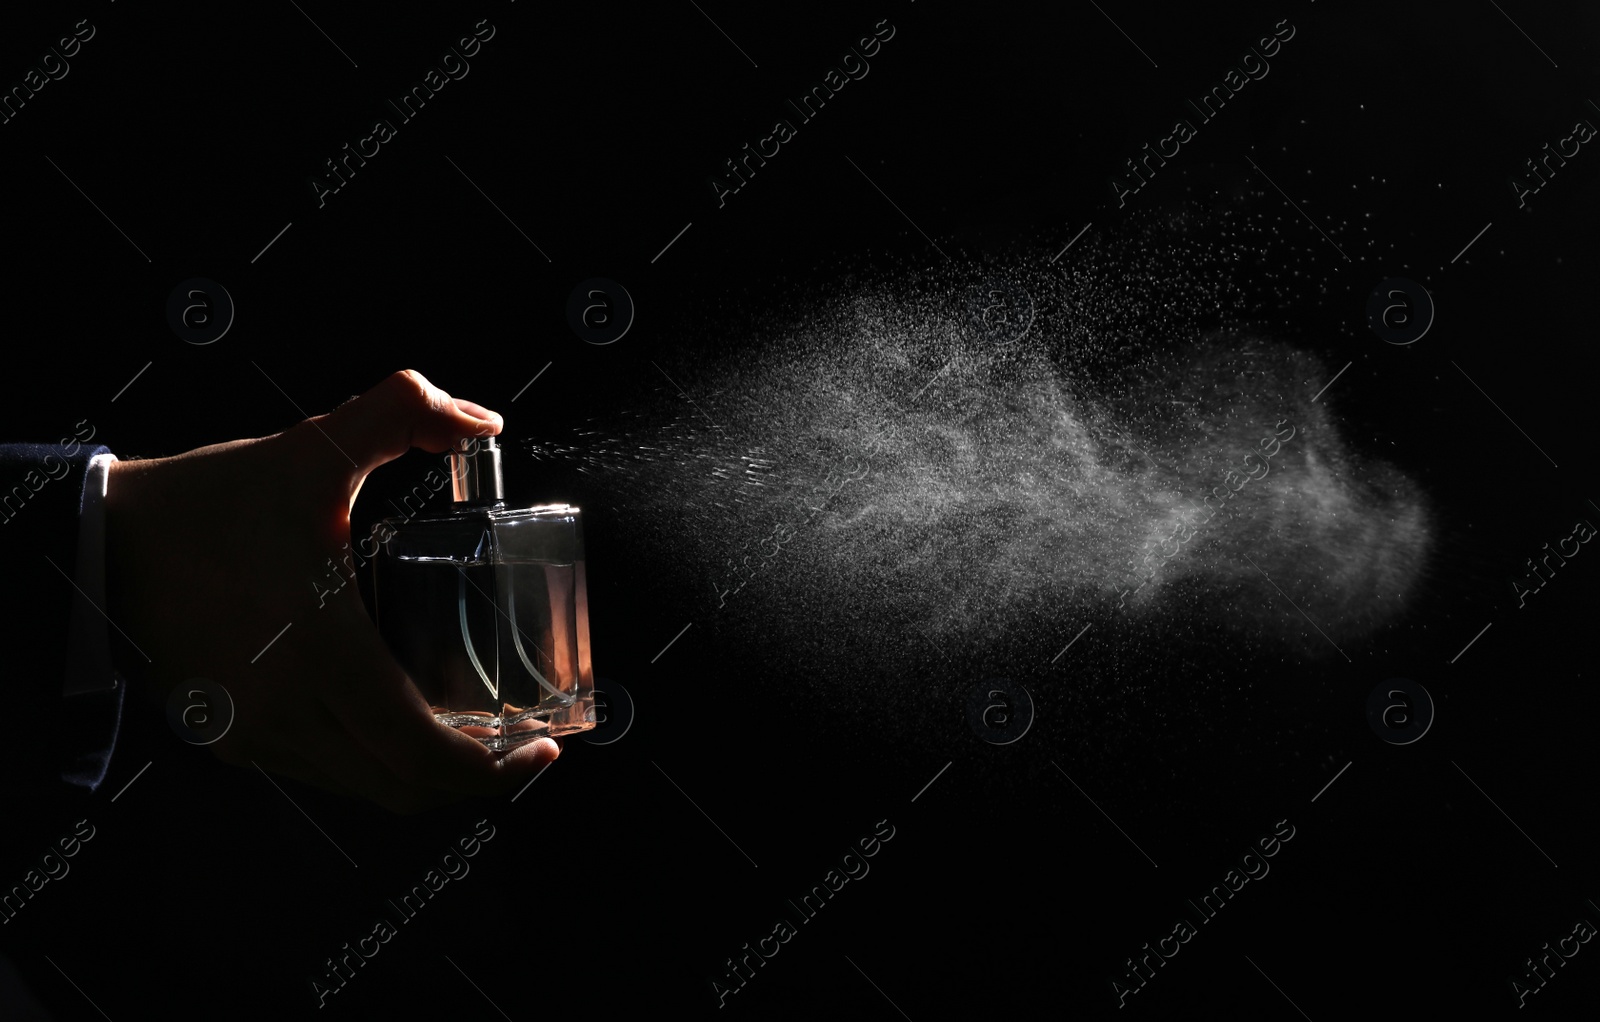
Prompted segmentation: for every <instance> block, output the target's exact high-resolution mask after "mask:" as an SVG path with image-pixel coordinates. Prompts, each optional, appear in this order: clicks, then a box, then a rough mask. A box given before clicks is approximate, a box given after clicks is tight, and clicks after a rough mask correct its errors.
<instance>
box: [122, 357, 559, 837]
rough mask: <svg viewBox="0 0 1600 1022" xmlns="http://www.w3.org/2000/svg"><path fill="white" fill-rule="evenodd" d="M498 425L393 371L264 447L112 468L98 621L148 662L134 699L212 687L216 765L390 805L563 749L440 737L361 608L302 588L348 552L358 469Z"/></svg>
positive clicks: (491, 780)
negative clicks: (506, 747)
mask: <svg viewBox="0 0 1600 1022" xmlns="http://www.w3.org/2000/svg"><path fill="white" fill-rule="evenodd" d="M501 424H502V422H501V418H500V416H499V415H498V414H496V413H494V412H491V411H489V410H488V409H486V408H483V407H482V406H480V405H476V404H473V403H472V402H470V401H458V400H454V399H452V398H451V397H450V396H449V395H448V394H446V393H445V392H444V391H442V390H439V389H438V388H437V387H434V386H433V385H432V384H430V383H429V382H428V381H427V380H425V379H423V377H422V376H421V375H420V374H418V373H416V372H412V371H410V370H406V371H404V372H399V373H396V374H394V375H393V376H391V377H389V378H388V379H387V380H385V381H383V382H382V383H381V384H379V385H378V386H377V387H374V388H373V389H372V390H370V391H368V392H367V393H365V394H363V395H361V396H360V397H358V398H355V399H354V400H351V401H349V402H346V403H345V404H343V405H341V406H340V407H339V408H338V409H337V410H335V411H333V412H331V413H329V414H327V415H320V416H317V417H316V418H312V419H307V420H306V421H304V422H301V423H299V424H298V425H296V426H294V427H292V428H290V429H288V430H286V431H284V432H282V433H279V434H277V435H275V436H269V437H263V438H260V439H255V440H234V441H231V442H228V443H223V444H215V445H213V446H210V447H202V448H199V449H197V450H193V451H189V452H187V453H185V454H180V455H177V456H175V457H171V458H161V459H156V460H152V461H119V462H117V463H115V464H113V465H112V466H111V471H110V476H109V481H108V483H107V489H106V586H107V599H108V602H109V606H108V607H107V613H108V616H109V617H110V619H111V620H112V621H113V622H115V624H116V626H117V627H118V628H119V629H121V630H122V631H123V632H124V633H126V635H127V637H128V638H129V639H131V640H132V642H133V643H134V644H135V645H137V646H138V648H139V649H140V650H142V651H143V653H144V654H145V655H146V656H148V657H149V660H150V662H149V663H148V664H146V663H145V662H144V658H143V657H141V656H139V655H138V654H131V658H132V662H131V663H128V666H129V667H133V668H135V670H134V671H133V672H131V673H134V674H136V675H142V683H141V687H142V688H144V689H145V690H146V694H148V695H149V696H151V697H152V698H154V699H156V700H158V701H164V700H165V697H166V695H167V693H168V692H169V691H170V690H171V689H172V688H173V687H174V686H176V685H179V684H182V683H183V682H185V681H188V680H189V679H192V678H197V677H203V678H209V679H211V680H212V681H216V682H220V683H221V684H222V685H223V686H224V687H226V688H227V689H228V692H229V693H230V694H231V695H232V697H233V701H234V718H233V724H232V726H231V728H230V729H229V730H228V733H227V734H226V736H224V737H223V738H222V739H220V740H219V741H218V742H216V744H214V745H213V746H212V749H213V750H214V751H215V753H216V754H217V756H218V758H220V759H221V760H223V761H224V762H226V763H232V764H235V765H240V766H248V765H249V764H250V763H251V762H252V761H254V762H255V763H258V764H260V766H261V767H262V768H263V769H265V770H268V771H271V772H274V773H279V774H284V775H287V776H289V777H294V778H297V779H299V780H302V781H306V782H308V783H310V784H315V785H318V786H320V787H323V788H327V789H329V790H332V791H337V792H341V793H346V794H356V795H361V796H364V797H366V798H368V799H371V800H372V801H374V802H377V803H378V804H380V805H383V806H385V807H386V808H388V809H391V810H393V811H396V812H416V811H419V810H421V809H426V808H429V807H432V806H435V805H442V804H445V803H449V802H453V801H456V800H458V799H459V798H461V797H462V796H463V795H473V794H478V795H486V794H495V793H501V792H506V791H509V790H511V789H512V788H513V787H514V786H516V785H518V784H520V783H522V782H525V781H526V780H527V779H528V778H529V777H531V776H532V775H533V773H534V772H535V771H537V770H539V769H541V768H542V767H543V766H544V765H545V764H546V763H548V762H550V761H551V760H553V759H555V757H556V756H557V755H559V754H560V749H559V747H558V746H557V744H556V742H554V741H553V740H551V739H549V738H542V739H539V740H537V741H534V742H529V743H527V744H526V745H523V746H521V747H519V748H517V749H516V750H514V751H513V752H511V753H509V754H506V755H504V756H500V755H497V754H495V753H493V752H491V751H490V750H488V749H486V748H484V746H482V745H481V744H479V743H478V742H477V741H475V740H473V739H471V738H469V737H467V736H465V735H461V734H457V733H456V732H454V731H452V730H451V729H449V728H446V727H443V726H441V725H440V724H439V723H437V722H436V721H435V720H434V719H433V714H432V712H431V711H430V710H429V708H428V705H427V703H426V702H425V701H424V700H423V698H422V695H421V694H420V693H419V692H418V691H417V688H416V686H415V685H413V684H412V682H411V680H410V679H409V678H408V677H407V676H406V674H405V671H404V670H403V669H402V668H401V667H400V665H399V664H398V663H396V662H395V660H394V658H393V656H391V655H390V653H389V650H388V648H387V647H386V646H385V645H384V643H383V640H382V638H381V637H380V636H379V634H378V631H377V629H376V628H375V627H374V626H373V624H372V621H371V619H370V618H369V617H368V616H367V613H366V610H365V608H364V607H363V606H362V603H361V600H360V599H359V597H357V596H356V595H355V594H354V593H352V594H350V595H349V596H347V597H346V598H344V599H329V600H328V601H327V603H326V606H324V607H322V608H321V609H319V608H318V600H317V598H316V595H315V593H316V590H315V588H314V586H313V582H320V581H321V580H323V579H325V578H326V577H327V574H328V560H329V558H332V559H333V561H334V562H335V564H340V563H342V558H343V557H344V556H345V555H346V554H348V553H349V550H350V549H351V548H349V547H345V546H344V545H343V544H347V543H350V508H351V506H352V505H353V504H354V502H355V498H356V493H357V492H358V491H359V490H360V489H361V484H362V482H363V481H364V480H365V479H366V477H367V474H368V473H369V472H371V471H372V470H373V469H375V468H377V467H378V466H379V465H382V464H384V463H385V462H389V461H393V460H394V459H395V458H398V457H400V456H401V455H402V454H404V453H405V452H406V451H407V450H409V449H410V448H412V447H419V448H421V449H423V450H425V451H431V452H434V453H440V452H443V451H445V450H447V449H448V448H449V447H450V446H451V445H452V444H453V443H455V442H456V441H458V440H461V439H463V438H465V437H469V436H492V435H495V434H498V433H499V432H500V428H501ZM285 625H288V626H290V627H289V628H288V630H287V631H285V632H283V634H282V635H281V636H279V637H278V639H277V640H276V641H272V639H273V636H275V635H278V633H279V632H280V631H282V630H283V629H284V626H285ZM269 642H272V644H271V647H270V648H268V649H266V651H265V652H263V651H262V650H263V647H266V646H267V644H268V643H269ZM258 654H259V656H258ZM124 673H130V672H129V671H124Z"/></svg>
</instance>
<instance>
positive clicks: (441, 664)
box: [373, 437, 595, 750]
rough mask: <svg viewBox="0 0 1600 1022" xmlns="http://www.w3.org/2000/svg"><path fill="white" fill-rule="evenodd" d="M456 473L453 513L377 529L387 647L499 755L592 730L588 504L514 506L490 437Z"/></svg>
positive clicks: (440, 708)
mask: <svg viewBox="0 0 1600 1022" xmlns="http://www.w3.org/2000/svg"><path fill="white" fill-rule="evenodd" d="M451 470H452V486H453V492H454V497H455V500H454V502H453V504H452V505H451V507H450V508H449V509H448V510H446V511H443V512H442V513H437V514H430V515H419V516H417V517H415V518H411V519H403V518H388V519H384V520H383V521H381V522H379V523H378V524H377V525H375V526H374V527H373V531H374V532H375V533H377V534H379V538H380V539H384V538H385V537H387V538H386V539H384V541H383V542H381V543H380V544H379V551H378V554H377V556H376V557H375V558H374V559H373V571H374V580H373V581H374V596H375V602H376V607H375V609H376V612H377V623H378V630H379V632H380V633H381V634H382V635H383V638H384V641H385V642H387V643H388V645H389V649H390V650H391V651H392V652H393V653H394V655H395V658H396V659H397V660H398V661H399V662H400V664H401V666H403V667H404V668H405V669H406V673H407V674H409V675H410V676H411V678H412V680H413V681H414V682H416V684H417V686H418V688H419V689H420V690H421V692H422V695H423V697H424V698H425V699H427V701H428V705H429V706H430V707H432V709H433V713H434V716H435V718H436V719H438V720H439V722H440V723H442V724H444V725H446V726H448V727H452V728H455V729H457V730H459V731H461V732H462V733H463V734H467V735H470V736H472V737H473V738H476V739H478V740H479V741H481V742H483V743H484V744H485V745H486V746H488V747H489V748H491V749H496V750H504V749H510V748H512V747H514V746H516V745H519V744H521V743H523V742H526V741H530V740H532V739H535V738H539V737H543V736H546V735H550V736H555V735H562V734H567V733H570V732H573V731H584V730H588V729H590V728H592V727H594V724H595V714H594V695H593V690H594V669H593V667H592V665H591V663H590V658H589V614H588V608H589V601H588V591H587V584H586V579H585V576H584V556H583V531H582V518H581V514H580V512H579V509H578V508H575V507H571V506H569V505H566V504H548V505H541V506H538V507H530V508H521V509H513V508H507V507H506V506H505V501H504V500H503V499H501V494H502V492H503V491H502V487H501V478H500V452H499V449H498V447H497V446H496V445H495V441H494V438H492V437H491V438H489V439H488V440H487V441H479V440H469V441H466V442H465V443H464V445H463V449H461V450H458V451H452V452H451Z"/></svg>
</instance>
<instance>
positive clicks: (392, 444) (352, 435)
mask: <svg viewBox="0 0 1600 1022" xmlns="http://www.w3.org/2000/svg"><path fill="white" fill-rule="evenodd" d="M311 421H312V422H313V423H315V424H316V425H317V426H318V428H319V429H321V430H322V431H323V432H324V433H326V434H327V436H328V439H329V440H331V441H333V443H334V444H335V445H337V446H338V447H339V449H340V450H342V451H343V452H344V453H345V455H346V457H348V458H349V459H350V461H351V462H352V463H354V465H355V474H354V477H353V482H354V487H353V488H359V486H360V484H361V481H362V480H364V479H365V478H366V476H367V474H368V473H369V472H371V471H372V470H373V469H375V468H377V467H378V466H379V465H382V464H385V463H386V462H390V461H393V460H394V459H396V458H398V457H400V456H401V455H402V454H404V453H406V451H408V450H410V449H411V448H413V447H420V448H422V449H423V450H425V451H429V452H431V453H434V454H438V453H440V452H442V451H445V450H448V449H449V448H450V447H452V446H453V445H455V444H456V443H458V442H460V441H462V440H465V439H467V438H471V437H485V436H496V435H498V434H499V432H500V429H501V427H502V426H503V425H504V420H503V419H502V418H501V417H500V415H499V413H498V412H491V411H489V410H488V409H487V408H484V407H483V406H482V405H477V404H474V403H473V402H471V401H457V400H455V399H454V398H452V397H451V396H450V395H449V394H446V393H445V392H444V391H442V390H440V389H439V388H438V387H435V386H434V385H433V384H431V383H429V382H428V380H427V378H426V377H424V376H423V375H422V374H421V373H419V372H417V371H416V370H414V369H403V370H401V371H400V372H397V373H395V374H394V375H393V376H390V377H389V378H388V379H386V380H384V381H383V382H382V383H380V384H378V385H377V386H376V387H373V388H372V389H371V390H369V391H367V392H366V393H365V394H362V395H361V396H360V397H357V398H356V399H355V400H353V401H347V402H345V403H344V404H342V405H340V406H339V407H338V408H337V409H335V410H334V411H332V412H330V413H329V414H327V415H324V416H320V417H319V418H317V419H313V420H311Z"/></svg>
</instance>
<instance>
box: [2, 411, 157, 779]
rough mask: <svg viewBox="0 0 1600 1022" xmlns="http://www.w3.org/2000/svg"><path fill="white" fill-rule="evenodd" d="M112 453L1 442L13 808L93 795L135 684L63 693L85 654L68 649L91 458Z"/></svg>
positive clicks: (6, 775)
mask: <svg viewBox="0 0 1600 1022" xmlns="http://www.w3.org/2000/svg"><path fill="white" fill-rule="evenodd" d="M91 432H92V430H91ZM109 453H111V452H110V450H109V449H108V448H105V447H101V446H91V445H87V444H83V443H80V442H78V441H77V440H75V439H73V438H67V439H66V440H63V441H61V442H58V443H55V444H0V556H4V558H5V563H6V565H7V568H6V573H5V574H6V582H7V585H6V589H7V594H6V602H7V608H6V612H5V613H4V614H3V615H0V641H3V643H4V646H3V649H4V651H5V653H4V656H3V658H0V690H3V702H0V706H3V707H4V709H3V711H0V714H3V721H0V724H3V726H4V728H5V738H4V739H3V740H0V798H3V799H4V800H5V801H7V802H12V801H13V800H19V801H20V800H39V799H45V800H52V801H53V800H54V799H55V798H59V797H70V796H81V795H84V794H87V793H91V792H94V791H96V790H98V789H99V787H100V786H101V785H102V784H103V783H104V781H105V776H106V770H107V768H108V766H109V765H110V760H111V751H112V748H113V747H114V746H115V744H116V739H117V730H118V728H119V726H120V724H121V718H122V702H123V693H124V691H125V690H126V688H127V685H126V684H125V683H124V682H123V680H122V679H120V678H118V677H116V676H115V675H114V674H112V675H111V676H110V677H106V678H103V679H93V680H94V681H96V682H97V683H98V684H99V686H100V687H99V688H98V689H97V690H95V691H89V692H83V693H80V694H76V695H71V696H68V695H65V694H64V692H63V688H64V681H65V679H66V676H67V671H68V665H69V662H71V661H73V659H74V658H75V657H78V658H80V659H81V658H82V655H83V654H84V653H85V650H82V649H77V650H75V649H73V648H71V647H70V646H69V642H68V622H69V619H70V617H71V614H72V609H73V603H74V600H75V599H76V598H77V597H78V592H79V590H78V588H77V586H76V583H75V579H76V578H77V577H78V573H79V570H80V565H79V564H78V534H79V516H80V514H81V513H82V511H83V507H84V481H85V477H86V475H87V472H88V467H89V461H90V459H92V458H93V457H95V456H96V455H99V454H109ZM101 609H102V610H103V609H104V608H103V607H102V608H101Z"/></svg>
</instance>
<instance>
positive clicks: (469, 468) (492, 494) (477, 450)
mask: <svg viewBox="0 0 1600 1022" xmlns="http://www.w3.org/2000/svg"><path fill="white" fill-rule="evenodd" d="M450 489H451V492H452V494H453V495H454V498H455V502H456V503H457V504H492V503H494V502H495V501H497V500H503V499H504V498H505V483H504V481H503V480H502V478H501V475H500V446H499V445H498V444H497V443H495V438H494V437H492V436H491V437H484V438H482V439H479V438H478V437H469V438H467V439H465V440H462V441H460V442H459V443H457V444H456V446H455V447H454V448H452V449H451V451H450Z"/></svg>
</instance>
